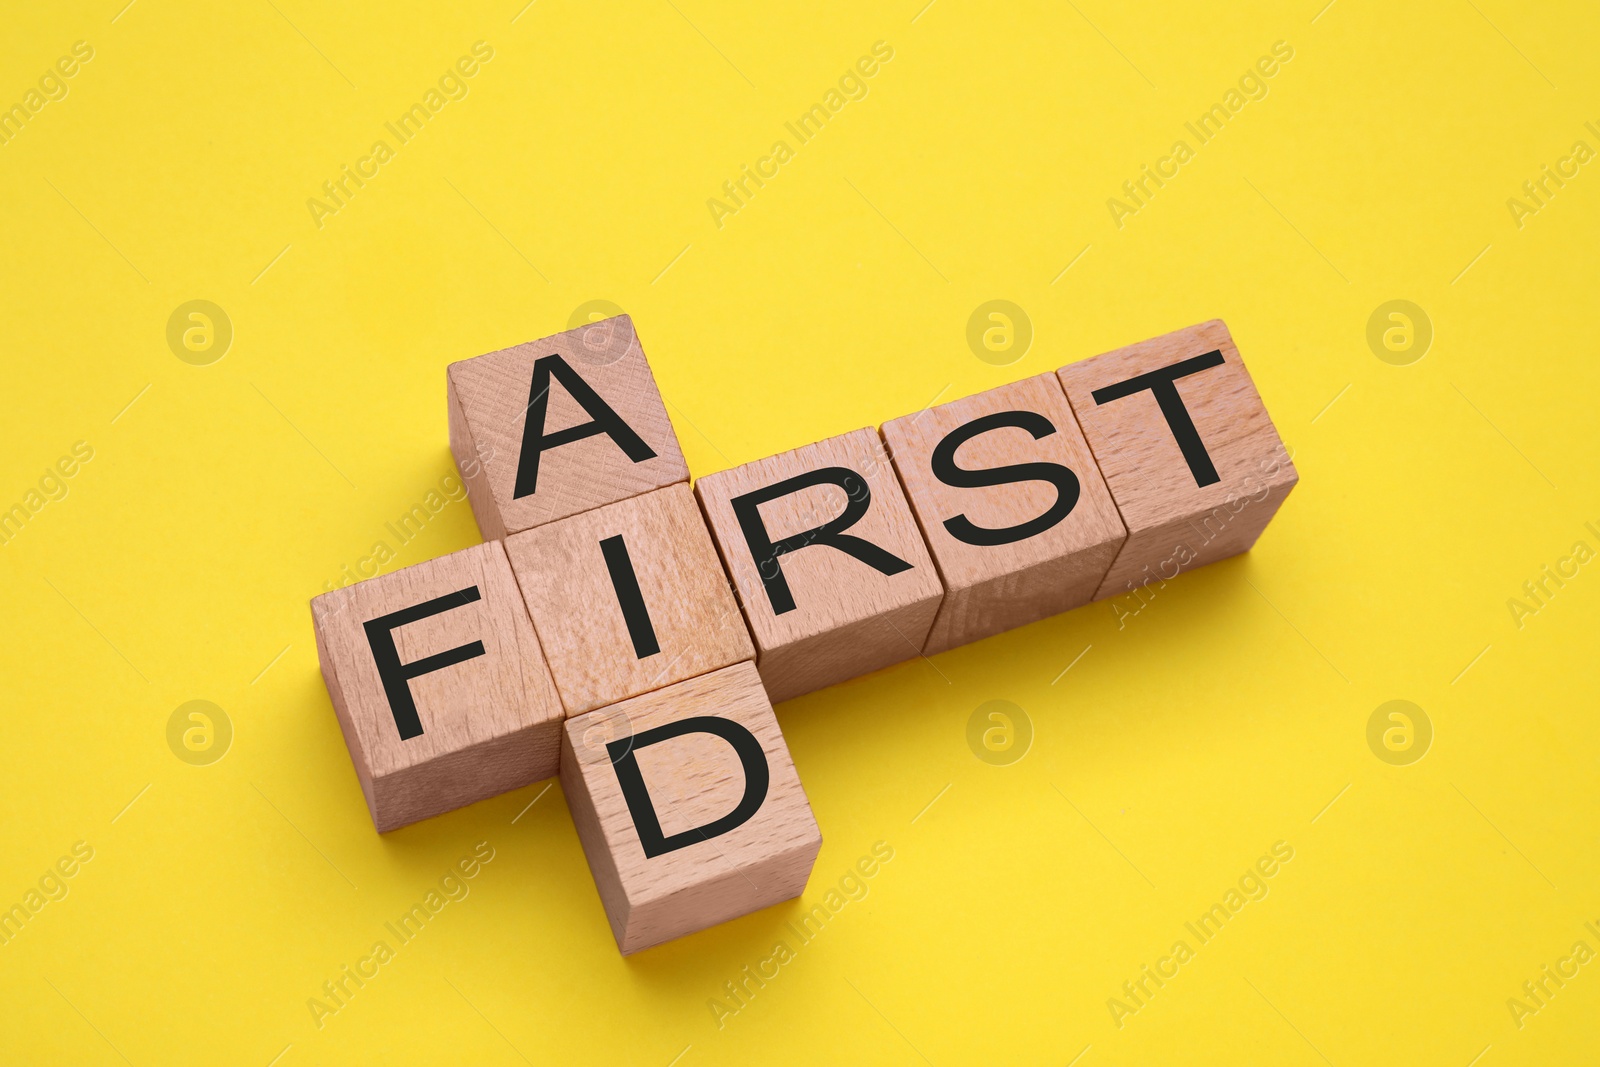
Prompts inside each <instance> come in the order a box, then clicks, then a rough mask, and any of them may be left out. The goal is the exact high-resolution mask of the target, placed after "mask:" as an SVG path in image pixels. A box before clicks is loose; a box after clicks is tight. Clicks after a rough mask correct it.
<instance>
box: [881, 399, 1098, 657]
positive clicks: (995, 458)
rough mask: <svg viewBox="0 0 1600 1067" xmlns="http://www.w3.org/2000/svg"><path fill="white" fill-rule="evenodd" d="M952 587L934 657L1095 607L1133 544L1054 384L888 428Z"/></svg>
mask: <svg viewBox="0 0 1600 1067" xmlns="http://www.w3.org/2000/svg"><path fill="white" fill-rule="evenodd" d="M883 437H884V440H885V441H886V442H887V443H888V445H889V453H890V455H891V456H892V458H893V459H894V466H895V469H896V470H897V471H899V472H900V480H901V481H902V482H903V483H904V484H905V488H906V495H907V497H909V498H910V501H911V508H912V510H913V511H915V512H916V515H917V521H918V522H919V523H920V524H921V526H922V533H923V536H924V537H926V538H927V540H928V547H929V548H930V549H932V551H933V560H934V562H935V563H936V564H938V567H939V576H940V577H941V578H943V579H944V587H945V593H944V603H943V604H941V605H940V607H939V615H938V618H936V619H935V620H934V622H933V630H932V631H931V632H930V633H929V634H928V641H927V644H926V645H925V646H924V648H923V652H924V653H925V654H926V655H930V656H931V655H933V654H934V653H935V652H942V651H944V650H945V649H947V648H954V647H955V646H957V645H964V644H966V643H967V642H969V641H976V640H978V639H979V638H983V637H988V636H989V635H990V634H997V633H999V632H1001V631H1002V630H1009V629H1011V628H1012V627H1014V626H1021V625H1023V624H1024V623H1029V622H1034V621H1035V620H1038V619H1043V618H1046V617H1048V616H1050V615H1057V614H1060V613H1061V612H1063V611H1067V610H1068V609H1070V608H1075V607H1078V606H1079V605H1080V604H1087V603H1088V602H1089V601H1090V600H1091V599H1093V597H1094V594H1095V591H1096V590H1098V589H1099V588H1100V583H1101V581H1102V580H1103V579H1104V578H1105V576H1106V572H1107V571H1108V570H1109V569H1110V568H1111V561H1112V560H1113V559H1115V558H1116V555H1117V550H1118V549H1119V548H1121V547H1122V542H1123V541H1124V540H1125V539H1126V538H1127V530H1126V529H1124V528H1123V525H1122V519H1121V518H1120V517H1119V516H1118V514H1117V507H1116V505H1115V504H1113V503H1112V501H1111V492H1110V490H1108V489H1107V488H1106V483H1105V480H1104V479H1103V478H1101V477H1100V468H1099V467H1098V466H1096V465H1095V462H1094V457H1093V456H1091V455H1090V453H1089V446H1088V444H1086V443H1085V442H1084V439H1083V431H1082V430H1081V429H1079V427H1078V420H1077V419H1075V418H1073V415H1072V408H1071V407H1070V406H1069V405H1068V404H1067V397H1066V394H1065V393H1063V392H1062V391H1061V384H1060V382H1058V381H1057V380H1056V377H1055V375H1053V374H1042V375H1039V376H1038V377H1035V378H1026V379H1024V380H1022V381H1020V382H1012V383H1011V384H1010V385H1002V386H1000V387H999V388H997V389H991V390H989V391H988V392H986V393H979V394H978V395H977V396H969V397H967V398H966V399H964V400H956V401H953V402H951V403H949V404H942V405H940V406H939V407H936V408H929V409H928V410H926V411H920V412H918V413H917V414H915V415H906V416H904V417H902V418H898V419H895V420H893V421H891V422H886V423H884V425H883Z"/></svg>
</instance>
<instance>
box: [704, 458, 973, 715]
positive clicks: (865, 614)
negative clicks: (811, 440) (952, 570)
mask: <svg viewBox="0 0 1600 1067" xmlns="http://www.w3.org/2000/svg"><path fill="white" fill-rule="evenodd" d="M695 493H696V494H697V495H698V496H699V498H700V504H701V507H703V508H704V509H705V514H706V520H707V521H708V522H709V523H710V524H711V534H712V537H713V538H714V539H715V540H716V543H717V551H719V552H720V553H721V554H722V559H723V562H724V563H725V564H727V567H728V573H729V574H730V575H731V576H732V577H733V584H734V587H735V589H737V591H738V593H739V598H740V603H742V604H743V605H744V609H745V618H746V620H747V621H748V622H749V623H750V632H751V635H752V636H753V637H754V638H755V644H756V667H757V669H759V670H760V672H761V680H762V681H763V682H764V683H765V684H766V687H767V692H768V693H769V694H770V695H771V697H772V699H773V701H775V702H776V701H780V700H788V699H790V698H791V697H796V696H800V695H801V694H803V693H809V692H812V691H813V690H816V689H821V688H823V687H825V686H829V685H833V684H834V683H835V682H842V681H844V680H845V679H847V678H854V677H856V676H857V675H862V674H866V673H867V672H869V671H874V670H877V669H878V668H880V667H887V666H889V665H890V664H892V663H898V662H900V661H901V660H904V659H909V658H911V657H912V656H916V655H918V654H919V653H920V652H921V651H922V646H923V643H924V642H925V641H926V640H927V637H928V630H929V628H930V627H931V626H932V625H933V618H934V615H935V614H937V612H938V610H939V601H940V599H941V598H942V597H943V595H944V586H943V585H941V584H940V582H939V575H938V573H937V571H935V569H934V566H933V558H932V557H931V556H929V555H928V546H927V544H926V543H925V542H924V541H923V540H922V534H921V532H920V531H919V530H918V529H917V521H916V519H915V518H914V517H913V516H912V514H911V508H910V505H908V504H907V503H906V498H905V493H904V492H903V491H902V490H901V488H900V482H899V479H897V478H896V477H895V473H894V469H893V467H892V466H891V465H890V463H889V457H888V454H887V453H886V452H885V451H884V449H883V442H882V441H881V440H879V438H878V435H877V433H876V432H875V431H874V430H873V429H872V428H871V427H868V428H866V429H863V430H856V431H854V432H852V433H847V434H842V435H840V436H838V437H830V438H828V439H827V440H825V441H819V442H817V443H816V444H811V445H806V446H805V447H804V448H797V449H794V450H793V451H790V452H784V453H782V454H781V455H776V456H768V457H767V458H766V459H759V460H756V461H755V462H753V463H746V464H745V465H744V466H742V467H735V468H733V469H732V470H726V471H722V472H720V473H718V474H708V475H706V476H705V477H704V478H701V479H700V480H699V481H698V482H697V483H695Z"/></svg>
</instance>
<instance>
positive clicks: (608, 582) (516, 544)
mask: <svg viewBox="0 0 1600 1067" xmlns="http://www.w3.org/2000/svg"><path fill="white" fill-rule="evenodd" d="M506 550H507V554H508V556H509V558H510V560H511V566H512V570H513V572H514V573H515V574H516V576H517V582H518V585H519V586H520V587H521V590H522V595H523V597H524V600H525V603H526V605H527V608H528V612H529V615H530V616H531V617H532V619H533V623H534V629H535V630H536V631H537V632H538V633H539V635H540V643H541V645H542V647H543V648H544V651H545V655H546V657H547V659H548V661H549V664H550V671H551V674H552V676H553V677H554V678H555V682H556V688H557V690H558V691H559V692H560V695H561V702H562V705H563V706H564V707H565V709H566V712H567V714H568V715H569V716H572V715H581V714H583V713H585V712H588V711H592V710H594V709H596V708H600V707H603V706H605V705H607V704H613V703H616V702H617V701H619V700H625V699H627V698H629V697H632V696H637V695H639V694H641V693H646V692H649V691H650V690H653V689H659V688H662V687H663V686H667V685H671V684H673V683H674V682H679V681H683V680H685V679H687V678H692V677H694V676H696V675H700V674H705V673H707V672H710V671H714V670H717V669H719V668H722V667H726V666H729V665H731V664H734V663H738V662H740V661H742V660H749V659H753V658H754V657H755V648H754V646H753V645H752V644H751V642H750V635H749V632H748V631H747V630H746V629H745V624H744V618H743V616H742V615H741V614H740V612H739V605H738V603H737V602H736V601H735V599H734V596H733V592H732V590H731V589H730V588H729V586H728V581H727V577H726V576H725V575H724V574H723V571H722V564H721V563H720V562H719V561H718V559H717V553H716V549H715V547H713V545H712V543H711V534H710V532H709V531H708V530H707V529H706V526H705V523H704V520H703V519H702V517H701V514H700V509H699V508H698V507H697V506H696V504H695V500H694V496H693V494H692V493H691V492H690V491H689V487H688V486H686V485H673V486H668V487H667V488H665V489H658V490H655V491H654V492H651V493H646V494H644V495H642V496H637V497H633V498H632V499H629V500H624V501H620V502H618V503H615V504H608V505H606V506H605V507H601V508H596V509H594V510H593V511H587V512H584V513H582V514H580V515H574V516H570V517H568V518H566V519H562V520H560V521H557V522H553V523H546V524H545V525H543V526H540V527H537V528H535V529H532V530H528V531H525V532H523V533H520V534H516V535H514V536H512V537H510V538H508V539H507V541H506ZM630 582H631V585H630Z"/></svg>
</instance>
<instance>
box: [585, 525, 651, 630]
mask: <svg viewBox="0 0 1600 1067" xmlns="http://www.w3.org/2000/svg"><path fill="white" fill-rule="evenodd" d="M600 553H601V554H602V555H603V556H605V558H606V570H608V571H610V572H611V587H612V588H613V589H615V590H616V591H617V606H618V607H620V608H621V609H622V621H623V622H625V623H627V624H628V636H629V637H630V638H632V639H633V654H634V656H635V657H637V658H638V659H644V658H645V657H646V656H653V655H655V654H656V653H657V652H660V651H661V645H660V643H659V642H658V641H656V628H655V627H654V626H652V625H651V624H650V609H649V608H648V607H646V606H645V603H644V594H643V593H641V592H640V591H639V578H638V576H637V575H635V574H634V573H633V560H632V559H631V558H629V556H628V545H627V542H625V541H623V539H622V535H621V534H617V536H615V537H608V538H606V539H605V540H604V541H601V542H600Z"/></svg>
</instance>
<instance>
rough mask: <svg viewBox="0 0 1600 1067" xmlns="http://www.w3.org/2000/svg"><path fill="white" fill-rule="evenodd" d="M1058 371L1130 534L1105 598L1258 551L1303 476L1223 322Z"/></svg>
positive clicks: (1110, 576) (1106, 585) (1104, 590)
mask: <svg viewBox="0 0 1600 1067" xmlns="http://www.w3.org/2000/svg"><path fill="white" fill-rule="evenodd" d="M1057 374H1059V375H1060V378H1061V384H1062V386H1063V387H1065V389H1066V391H1067V399H1068V400H1070V401H1071V402H1072V410H1073V411H1074V412H1076V413H1077V416H1078V421H1079V422H1080V423H1082V425H1083V432H1084V436H1085V437H1087V438H1088V440H1089V447H1090V448H1092V449H1093V450H1094V457H1095V459H1096V460H1098V461H1099V463H1100V472H1101V473H1102V474H1104V475H1105V479H1106V484H1107V485H1109V486H1110V487H1111V496H1112V498H1113V499H1114V500H1115V501H1116V502H1117V510H1118V511H1120V512H1121V513H1122V521H1123V522H1124V523H1126V524H1127V527H1128V540H1127V541H1126V542H1124V543H1123V546H1122V550H1121V551H1120V552H1119V553H1118V554H1117V559H1116V562H1115V563H1113V564H1112V565H1111V571H1110V573H1108V574H1107V575H1106V578H1105V581H1104V582H1102V583H1101V585H1100V590H1099V592H1098V593H1096V594H1095V598H1096V599H1097V600H1098V599H1104V598H1105V597H1109V596H1116V595H1118V594H1121V593H1131V592H1134V591H1135V590H1140V589H1143V588H1144V587H1145V586H1148V585H1150V584H1151V583H1152V582H1165V581H1167V580H1170V579H1172V578H1176V577H1177V576H1178V574H1179V572H1181V571H1185V570H1189V569H1190V568H1193V567H1199V566H1201V565H1203V564H1206V563H1212V562H1215V561H1216V560H1219V559H1224V558H1226V557H1228V556H1232V555H1235V554H1237V553H1239V552H1244V551H1247V550H1248V549H1249V548H1250V547H1251V546H1252V545H1253V544H1255V541H1256V538H1257V537H1259V536H1261V532H1262V531H1263V530H1265V529H1266V526H1267V522H1268V521H1269V520H1270V519H1271V518H1272V516H1273V515H1274V514H1275V513H1276V512H1277V510H1278V506H1279V505H1280V504H1282V503H1283V501H1284V498H1285V497H1287V496H1288V495H1289V490H1291V489H1293V488H1294V486H1295V483H1296V482H1297V481H1298V480H1299V475H1298V474H1296V473H1295V469H1294V463H1293V461H1292V460H1290V458H1289V454H1288V452H1287V451H1286V450H1285V449H1284V447H1283V441H1282V440H1281V439H1280V438H1279V437H1278V431H1277V428H1276V427H1274V426H1273V425H1272V419H1271V418H1270V417H1269V416H1268V415H1267V409H1266V407H1265V405H1263V404H1262V403H1261V394H1260V393H1258V392H1256V387H1255V383H1254V382H1253V381H1251V379H1250V372H1249V371H1247V370H1245V366H1244V361H1243V360H1242V359H1240V358H1239V350H1238V348H1236V347H1234V343H1233V337H1232V336H1231V335H1230V334H1229V333H1228V327H1227V326H1225V325H1224V324H1223V322H1222V320H1221V319H1213V320H1211V321H1210V322H1204V323H1201V324H1200V325H1198V326H1190V327H1188V328H1187V329H1182V330H1177V331H1175V332H1173V333H1169V334H1164V335H1163V336H1161V337H1156V338H1153V339H1151V340H1149V341H1141V342H1139V343H1138V344H1136V345H1128V346H1127V347H1126V348H1119V349H1117V350H1116V351H1114V352H1107V353H1105V354H1104V355H1099V356H1095V357H1093V358H1092V359H1086V360H1083V361H1081V362H1079V363H1073V364H1071V365H1069V366H1066V367H1062V368H1061V369H1060V370H1059V371H1058V372H1057Z"/></svg>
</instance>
